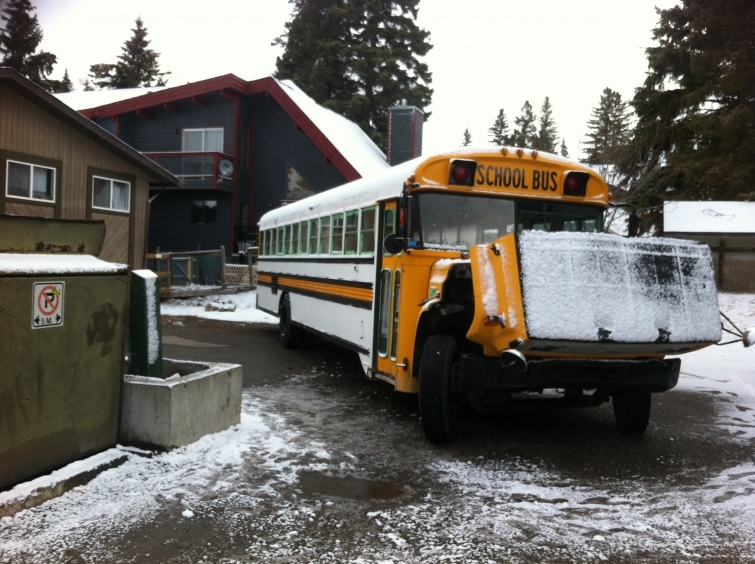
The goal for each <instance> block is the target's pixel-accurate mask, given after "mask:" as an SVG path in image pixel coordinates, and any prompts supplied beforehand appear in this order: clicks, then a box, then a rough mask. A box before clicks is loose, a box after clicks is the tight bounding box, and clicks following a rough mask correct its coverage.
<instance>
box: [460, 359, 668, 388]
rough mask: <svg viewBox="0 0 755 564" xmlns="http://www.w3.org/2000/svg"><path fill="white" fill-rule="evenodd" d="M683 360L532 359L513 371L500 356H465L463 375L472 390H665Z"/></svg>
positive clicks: (464, 383) (462, 378) (462, 367)
mask: <svg viewBox="0 0 755 564" xmlns="http://www.w3.org/2000/svg"><path fill="white" fill-rule="evenodd" d="M681 364H682V362H681V360H679V359H678V358H672V359H664V360H589V359H547V360H530V361H528V363H527V370H526V371H524V372H514V371H513V370H511V369H507V368H503V366H502V365H501V361H500V360H499V359H497V358H491V357H484V356H476V355H463V356H462V358H461V378H460V381H459V384H460V386H461V387H462V388H463V389H470V390H511V391H514V390H540V389H548V388H558V389H586V390H588V389H600V390H605V391H607V392H612V391H617V390H629V389H634V390H644V391H647V392H665V391H666V390H670V389H671V388H673V387H674V386H676V383H677V382H678V380H679V369H680V368H681Z"/></svg>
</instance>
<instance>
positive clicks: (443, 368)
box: [419, 335, 458, 443]
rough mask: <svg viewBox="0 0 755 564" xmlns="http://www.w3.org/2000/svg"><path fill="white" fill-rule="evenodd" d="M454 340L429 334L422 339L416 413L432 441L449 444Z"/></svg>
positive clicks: (453, 418)
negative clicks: (423, 345)
mask: <svg viewBox="0 0 755 564" xmlns="http://www.w3.org/2000/svg"><path fill="white" fill-rule="evenodd" d="M455 360H456V341H455V340H454V339H453V337H450V336H448V335H431V336H430V337H428V338H427V341H425V348H424V349H423V351H422V359H421V360H420V365H419V412H420V416H421V418H422V429H423V430H424V431H425V436H426V437H427V439H428V440H429V441H430V442H431V443H449V442H451V441H452V440H453V438H454V436H455V427H456V416H457V411H458V404H457V400H456V398H455V397H454V394H453V390H452V383H453V382H452V375H453V372H452V371H453V368H454V362H455Z"/></svg>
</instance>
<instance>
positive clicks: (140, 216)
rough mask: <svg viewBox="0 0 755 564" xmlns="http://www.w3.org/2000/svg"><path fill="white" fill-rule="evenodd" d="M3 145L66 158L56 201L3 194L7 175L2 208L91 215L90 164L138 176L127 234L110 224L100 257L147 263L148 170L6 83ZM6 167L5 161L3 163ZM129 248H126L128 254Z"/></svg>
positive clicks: (0, 129)
mask: <svg viewBox="0 0 755 564" xmlns="http://www.w3.org/2000/svg"><path fill="white" fill-rule="evenodd" d="M0 150H3V151H12V152H15V153H22V154H28V155H32V156H35V157H39V158H44V159H52V160H56V161H60V162H61V163H62V165H61V168H60V171H59V174H60V178H59V181H58V186H59V191H58V192H57V193H56V204H57V205H56V206H55V207H54V208H52V207H50V206H49V205H48V206H45V205H35V204H34V203H33V202H29V201H27V200H15V199H12V198H6V197H5V178H4V177H3V178H2V179H1V180H0V182H2V190H1V191H0V192H1V194H0V212H3V213H16V214H23V215H38V216H44V217H51V216H52V217H60V218H63V219H85V218H86V216H87V167H89V166H93V167H97V168H99V169H104V170H109V171H113V172H117V173H121V174H128V175H132V176H134V177H135V182H134V185H133V186H132V190H133V191H134V194H133V196H132V209H131V211H130V213H129V216H128V217H129V218H130V220H129V226H128V229H127V230H126V233H127V236H126V238H125V240H124V239H123V236H124V230H123V228H122V227H120V228H119V229H115V228H109V229H108V230H107V231H106V234H105V243H104V245H103V252H102V253H101V255H100V258H102V259H103V260H107V261H113V262H127V263H128V264H131V265H132V266H134V267H141V266H142V265H143V264H144V241H145V239H144V238H145V234H146V231H145V228H146V220H147V200H148V197H149V176H148V175H147V174H146V173H144V172H143V171H142V170H141V169H138V168H137V167H135V166H133V165H131V164H129V163H128V162H127V161H126V160H124V159H123V158H122V157H120V156H119V155H118V154H117V153H115V152H113V151H112V150H110V149H108V148H106V147H104V146H102V145H100V144H99V143H97V142H95V141H94V140H92V139H90V138H89V137H87V136H85V135H84V134H82V133H79V132H78V131H76V130H74V129H73V128H71V127H70V126H69V125H67V124H65V123H63V122H62V121H61V120H59V119H58V118H56V117H54V116H52V115H51V114H50V113H48V112H46V111H45V110H43V109H42V108H40V107H39V106H37V105H36V104H34V103H33V102H31V101H29V100H28V99H26V98H25V97H23V96H21V95H20V94H18V93H17V92H16V91H14V90H12V89H10V88H8V87H7V86H5V85H0ZM3 168H4V164H3ZM124 249H125V254H124Z"/></svg>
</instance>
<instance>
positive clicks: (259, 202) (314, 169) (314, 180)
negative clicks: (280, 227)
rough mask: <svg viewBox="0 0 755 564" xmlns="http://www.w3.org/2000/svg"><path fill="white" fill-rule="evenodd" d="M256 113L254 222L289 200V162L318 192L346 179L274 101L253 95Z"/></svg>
mask: <svg viewBox="0 0 755 564" xmlns="http://www.w3.org/2000/svg"><path fill="white" fill-rule="evenodd" d="M252 104H253V106H252V110H253V112H254V122H255V128H254V146H255V155H254V157H255V158H254V212H253V224H257V222H259V220H260V218H261V217H262V216H263V215H264V214H266V213H267V212H269V211H270V210H272V209H275V208H277V207H279V206H280V203H281V200H285V199H286V173H287V167H288V165H289V164H290V165H291V166H293V167H294V168H295V169H296V171H297V172H298V173H299V174H300V175H301V176H302V178H303V179H304V180H305V181H306V182H307V184H309V187H310V188H312V190H314V191H315V192H322V191H323V190H328V189H330V188H334V187H336V186H340V185H341V184H343V183H345V182H346V178H345V177H344V176H343V175H342V174H341V173H340V172H338V170H337V169H336V167H335V166H333V165H332V164H330V163H329V162H327V161H326V160H325V155H324V154H323V152H322V151H321V150H320V149H319V148H318V147H317V146H316V145H315V144H314V142H313V141H312V140H311V139H310V138H309V137H308V136H307V135H306V134H305V133H304V132H303V131H301V130H299V129H297V128H296V123H295V122H294V120H293V119H292V118H291V116H289V115H288V114H287V113H286V111H285V110H284V109H283V108H281V107H280V106H279V105H278V104H277V103H276V102H275V100H273V99H272V98H267V97H265V96H264V95H259V96H254V97H252Z"/></svg>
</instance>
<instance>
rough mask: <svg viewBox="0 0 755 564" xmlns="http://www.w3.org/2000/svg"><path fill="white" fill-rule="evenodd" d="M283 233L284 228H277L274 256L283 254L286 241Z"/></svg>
mask: <svg viewBox="0 0 755 564" xmlns="http://www.w3.org/2000/svg"><path fill="white" fill-rule="evenodd" d="M284 233H285V231H284V228H283V227H279V228H278V245H277V247H276V250H275V254H276V255H282V254H283V252H284V251H285V248H286V247H285V243H284V241H285V240H286V239H285V236H284Z"/></svg>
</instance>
